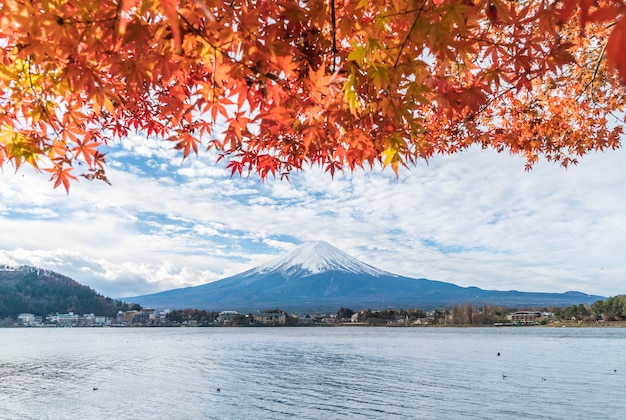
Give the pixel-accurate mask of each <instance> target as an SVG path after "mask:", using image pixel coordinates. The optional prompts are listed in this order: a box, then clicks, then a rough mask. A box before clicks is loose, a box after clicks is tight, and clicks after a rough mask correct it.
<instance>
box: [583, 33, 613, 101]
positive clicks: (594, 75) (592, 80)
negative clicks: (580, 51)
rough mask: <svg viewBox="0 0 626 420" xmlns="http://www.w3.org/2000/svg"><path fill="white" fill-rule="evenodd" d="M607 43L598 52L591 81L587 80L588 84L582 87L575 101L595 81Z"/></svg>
mask: <svg viewBox="0 0 626 420" xmlns="http://www.w3.org/2000/svg"><path fill="white" fill-rule="evenodd" d="M608 43H609V42H608V41H607V42H605V43H604V45H603V46H602V51H600V56H599V57H598V60H597V61H596V65H595V68H594V70H593V76H592V77H591V80H589V82H587V84H585V86H584V87H583V89H582V91H581V92H580V94H579V95H578V97H577V98H576V99H578V98H580V97H581V95H582V94H583V93H584V92H585V91H586V90H587V88H589V86H591V85H592V84H593V82H595V81H596V76H597V75H598V71H599V70H600V64H601V63H602V58H603V57H604V52H605V51H606V46H607V45H608ZM591 99H592V100H593V89H592V90H591Z"/></svg>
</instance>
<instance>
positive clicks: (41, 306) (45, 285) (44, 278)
mask: <svg viewBox="0 0 626 420" xmlns="http://www.w3.org/2000/svg"><path fill="white" fill-rule="evenodd" d="M127 309H128V304H127V303H124V302H121V301H115V300H113V299H111V298H109V297H105V296H102V295H101V294H99V293H97V292H96V291H95V290H93V289H91V288H90V287H87V286H84V285H81V284H79V283H77V282H76V281H74V280H72V279H71V278H69V277H66V276H63V275H61V274H58V273H55V272H53V271H49V270H42V269H39V268H35V267H27V266H22V267H9V266H2V265H0V317H15V316H17V315H18V314H20V313H23V312H27V313H32V314H35V315H41V316H45V315H48V314H50V313H56V312H59V313H67V312H74V313H77V314H84V313H93V314H96V315H105V316H111V317H112V316H115V314H116V313H117V311H118V310H127Z"/></svg>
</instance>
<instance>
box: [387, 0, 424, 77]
mask: <svg viewBox="0 0 626 420" xmlns="http://www.w3.org/2000/svg"><path fill="white" fill-rule="evenodd" d="M424 7H426V1H424V3H423V4H422V7H420V8H419V9H418V10H417V15H416V16H415V19H414V20H413V24H412V25H411V29H409V32H407V34H406V36H405V37H404V40H402V44H401V45H400V50H399V51H398V56H397V57H396V61H395V62H394V63H393V68H394V69H395V68H396V67H397V66H398V63H399V62H400V57H401V56H402V50H403V49H404V47H405V46H406V43H407V42H408V41H409V38H410V37H411V33H413V29H415V26H416V25H417V21H418V20H419V18H420V16H421V15H422V11H423V10H424Z"/></svg>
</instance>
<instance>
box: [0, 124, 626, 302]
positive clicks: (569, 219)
mask: <svg viewBox="0 0 626 420" xmlns="http://www.w3.org/2000/svg"><path fill="white" fill-rule="evenodd" d="M108 158H109V169H108V171H107V172H108V178H109V180H110V181H111V182H112V184H113V185H112V186H108V185H106V184H104V183H102V182H89V181H86V180H84V179H83V180H82V181H81V182H80V183H78V184H74V185H72V187H71V190H70V194H69V195H66V194H65V191H64V190H62V189H56V190H54V189H53V188H52V183H50V182H48V176H47V175H46V174H36V173H34V172H33V171H31V170H28V169H26V170H20V171H19V172H18V173H17V174H14V173H13V170H12V168H11V167H6V168H4V173H1V174H0V232H1V233H0V263H4V264H10V265H22V264H27V265H34V266H38V267H43V268H48V269H51V270H54V271H57V272H60V273H62V274H65V275H67V276H70V277H72V278H74V279H75V280H76V281H78V282H80V283H82V284H86V285H89V286H90V287H92V288H94V289H95V290H96V291H98V292H100V293H102V294H104V295H107V296H111V297H124V296H134V295H140V294H147V293H153V292H157V291H162V290H168V289H172V288H177V287H184V286H191V285H199V284H203V283H207V282H210V281H215V280H219V279H222V278H225V277H227V276H230V275H234V274H237V273H239V272H241V271H244V270H247V269H249V268H252V267H254V266H256V265H258V264H260V263H263V262H266V261H268V260H271V259H274V258H276V257H278V256H281V255H283V254H285V253H287V252H288V251H290V250H292V249H294V248H295V247H297V246H298V245H299V244H302V243H304V242H306V241H314V240H325V241H327V242H329V243H330V244H332V245H334V246H336V247H337V248H340V249H342V250H343V251H345V252H347V253H349V254H351V255H352V256H354V257H356V258H358V259H360V260H362V261H363V262H366V263H368V264H370V265H373V266H375V267H377V268H380V269H383V270H387V271H391V272H394V273H396V274H401V275H405V276H410V277H415V278H428V279H432V280H441V281H446V282H451V283H455V284H458V285H461V286H477V287H480V288H483V289H496V290H511V289H515V290H521V291H542V292H544V291H545V292H564V291H568V290H577V291H581V292H585V293H591V294H598V295H602V296H613V295H616V294H619V293H625V292H626V283H625V282H624V280H625V273H626V183H625V182H624V180H626V167H625V165H624V163H625V162H626V152H625V151H624V150H619V151H609V152H606V153H603V154H592V155H589V156H587V157H585V158H584V159H583V160H582V161H581V162H580V164H579V165H578V166H576V167H570V168H569V169H567V170H566V169H564V168H562V167H560V166H555V165H553V164H550V163H546V162H541V163H539V164H538V165H537V166H536V167H535V168H534V169H533V170H532V171H531V172H525V171H524V161H523V159H521V158H519V157H513V156H509V155H507V154H497V153H495V152H493V151H489V150H486V151H484V150H478V149H471V150H468V151H466V152H463V153H460V154H457V155H454V156H446V157H436V158H434V159H432V160H431V161H430V162H429V164H428V165H426V164H425V163H422V164H419V165H418V166H417V167H413V168H411V169H410V170H402V171H401V172H400V176H399V178H398V179H396V177H395V175H394V174H393V172H392V171H390V170H385V171H381V170H380V169H374V170H373V171H360V172H356V173H354V174H349V173H348V174H340V175H339V176H336V177H335V178H334V179H331V178H330V177H329V176H328V175H325V174H323V172H322V171H321V170H319V169H317V168H313V169H311V170H308V171H307V172H305V173H302V174H294V175H292V177H291V179H290V182H287V181H280V180H271V179H270V180H266V181H265V182H261V181H259V180H258V178H256V177H252V176H251V177H249V178H248V177H244V178H233V179H231V178H230V177H229V174H228V173H227V172H226V171H224V169H223V166H219V165H216V164H215V163H214V162H215V160H214V156H211V155H209V154H206V153H204V154H201V156H199V157H198V158H190V159H187V160H185V161H183V160H182V159H181V155H180V154H178V153H177V152H174V151H172V150H170V145H168V144H165V143H161V142H159V141H156V140H150V139H146V138H142V137H139V136H138V137H132V138H129V139H126V140H124V141H123V142H122V143H120V144H118V145H116V146H115V147H114V148H113V149H110V150H109V154H108ZM81 179H82V178H81Z"/></svg>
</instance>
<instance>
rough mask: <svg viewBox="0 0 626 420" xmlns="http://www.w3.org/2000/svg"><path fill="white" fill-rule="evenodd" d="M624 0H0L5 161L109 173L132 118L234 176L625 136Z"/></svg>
mask: <svg viewBox="0 0 626 420" xmlns="http://www.w3.org/2000/svg"><path fill="white" fill-rule="evenodd" d="M625 10H626V5H625V4H624V2H623V0H594V1H592V0H524V1H512V0H392V1H386V0H385V1H382V0H373V1H365V0H361V1H356V0H306V1H296V0H274V1H265V0H233V1H223V0H221V1H220V0H99V1H94V0H1V1H0V104H1V109H2V111H1V112H0V166H2V165H7V164H11V165H13V166H14V167H16V168H19V167H20V166H21V165H23V164H25V163H27V164H30V165H32V166H34V167H36V168H40V169H43V170H45V171H48V172H49V173H50V174H51V180H52V181H54V186H55V187H57V186H63V187H64V188H65V189H66V190H67V189H69V186H70V184H71V182H72V181H75V180H76V179H77V176H83V177H85V178H87V179H100V180H103V181H106V182H108V181H107V178H106V174H105V171H104V170H105V154H106V146H107V145H108V144H109V143H110V142H111V141H114V140H116V139H119V138H121V137H125V136H127V135H128V134H129V133H131V132H137V133H140V134H141V135H145V136H157V137H160V138H163V139H165V140H167V141H170V142H172V146H173V147H175V148H176V149H179V150H180V151H181V153H182V155H183V156H184V157H186V156H188V155H190V154H191V153H197V152H198V151H199V150H201V149H203V148H209V149H215V150H217V151H219V152H220V158H223V159H226V161H227V162H228V163H227V167H228V168H229V170H230V171H231V173H232V174H243V173H248V172H252V173H256V174H258V175H259V176H260V177H261V178H265V177H267V176H287V175H288V174H289V173H290V172H292V171H294V170H302V169H303V168H304V167H305V166H306V165H308V164H319V165H321V166H322V167H323V168H325V170H326V171H327V172H329V173H330V174H331V175H332V174H334V173H335V171H337V170H341V169H344V168H348V169H350V170H354V169H355V168H358V167H371V166H373V165H375V164H377V163H381V164H382V165H383V166H390V167H391V168H392V169H393V170H395V171H397V170H398V168H399V167H400V166H402V165H409V164H411V163H414V162H416V161H417V160H419V159H428V158H429V157H431V156H432V155H434V154H437V153H444V154H446V153H454V152H457V151H459V150H462V149H464V148H467V147H469V146H470V145H473V144H477V145H479V146H482V147H492V148H494V149H496V150H498V151H505V150H508V151H511V152H513V153H519V154H522V155H524V156H525V157H526V159H527V162H528V165H529V167H530V166H531V165H532V164H533V163H534V162H535V161H536V160H537V159H538V158H539V157H540V156H544V157H546V158H547V159H548V160H553V161H558V162H560V163H562V164H563V165H565V166H567V165H568V164H570V163H575V162H576V158H577V157H579V156H581V155H583V154H585V153H587V152H589V151H592V150H603V149H606V148H615V147H618V146H619V136H620V134H621V131H622V128H621V125H620V124H615V123H614V121H612V116H615V115H617V116H619V115H620V113H621V110H622V105H623V103H624V88H623V79H624V77H625V76H626V55H624V54H622V50H623V47H624V46H625V45H626V21H624V19H622V15H623V14H624V11H625Z"/></svg>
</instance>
